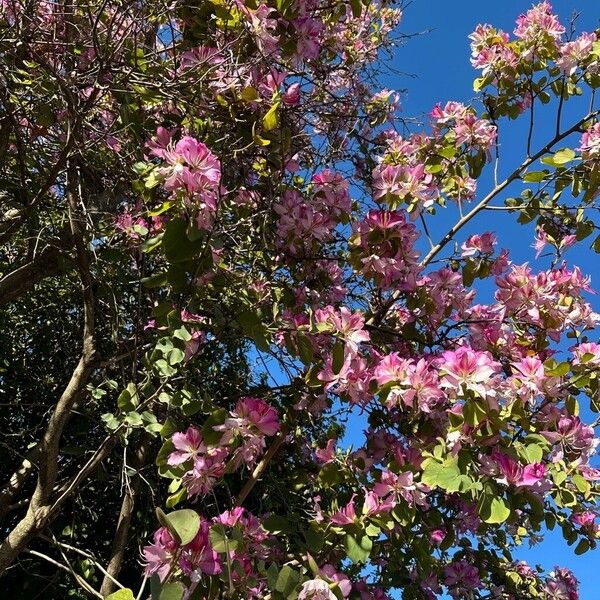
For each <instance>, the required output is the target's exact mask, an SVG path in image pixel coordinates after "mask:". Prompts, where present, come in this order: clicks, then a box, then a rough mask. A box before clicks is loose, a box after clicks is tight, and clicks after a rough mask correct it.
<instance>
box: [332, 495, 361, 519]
mask: <svg viewBox="0 0 600 600" xmlns="http://www.w3.org/2000/svg"><path fill="white" fill-rule="evenodd" d="M354 498H356V494H354V495H353V496H352V498H350V502H348V504H346V506H344V508H341V509H340V510H338V511H337V512H335V513H334V514H333V515H331V517H330V518H329V520H330V521H331V523H335V524H336V525H351V524H352V523H355V522H356V521H357V520H358V517H357V516H356V509H355V507H354Z"/></svg>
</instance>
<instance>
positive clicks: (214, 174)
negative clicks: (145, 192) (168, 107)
mask: <svg viewBox="0 0 600 600" xmlns="http://www.w3.org/2000/svg"><path fill="white" fill-rule="evenodd" d="M148 147H149V148H150V154H152V155H153V156H156V157H158V158H160V159H161V160H162V161H163V162H162V163H161V165H160V166H159V167H157V169H156V178H157V180H158V181H160V182H162V184H163V185H164V187H165V189H166V190H167V191H168V192H170V193H171V195H172V196H173V197H174V198H178V199H182V200H183V201H184V202H185V203H186V204H187V205H189V206H191V207H192V208H193V210H194V211H196V219H197V223H198V226H199V227H200V228H203V229H206V228H208V227H209V226H210V224H211V223H212V220H213V218H214V215H215V212H216V210H217V202H218V197H219V187H220V181H221V163H220V162H219V160H218V158H217V157H216V156H215V155H214V154H213V153H212V152H211V151H210V150H209V149H208V148H207V147H206V146H205V145H204V144H203V143H202V142H199V141H197V140H196V139H194V138H193V137H191V136H189V135H185V136H183V137H182V138H181V139H180V140H178V141H177V142H176V143H175V144H173V142H172V140H171V134H170V133H169V132H168V131H167V130H166V129H164V128H162V127H160V128H159V129H158V131H157V134H156V137H155V138H153V140H152V141H151V142H149V143H148Z"/></svg>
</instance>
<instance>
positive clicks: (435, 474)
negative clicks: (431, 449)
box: [421, 458, 460, 492]
mask: <svg viewBox="0 0 600 600" xmlns="http://www.w3.org/2000/svg"><path fill="white" fill-rule="evenodd" d="M423 465H424V469H423V475H422V476H421V481H422V482H423V483H424V484H426V485H428V486H429V487H439V488H442V489H443V490H446V491H447V492H457V491H458V490H459V488H460V470H459V468H458V461H457V459H456V458H447V459H446V460H445V461H444V462H443V463H439V462H436V461H435V460H433V459H427V460H426V461H425V462H424V463H423Z"/></svg>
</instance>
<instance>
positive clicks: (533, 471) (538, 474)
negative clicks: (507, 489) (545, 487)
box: [519, 463, 546, 486]
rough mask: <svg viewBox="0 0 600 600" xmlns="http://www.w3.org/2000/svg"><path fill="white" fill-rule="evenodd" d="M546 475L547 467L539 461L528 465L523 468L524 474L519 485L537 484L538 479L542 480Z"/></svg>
mask: <svg viewBox="0 0 600 600" xmlns="http://www.w3.org/2000/svg"><path fill="white" fill-rule="evenodd" d="M545 476H546V467H544V465H542V464H539V463H534V464H531V465H526V466H525V467H524V468H523V476H522V477H521V481H520V483H519V485H523V486H532V485H535V484H536V483H537V482H538V481H541V480H542V479H544V477H545Z"/></svg>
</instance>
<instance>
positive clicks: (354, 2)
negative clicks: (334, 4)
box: [350, 0, 362, 19]
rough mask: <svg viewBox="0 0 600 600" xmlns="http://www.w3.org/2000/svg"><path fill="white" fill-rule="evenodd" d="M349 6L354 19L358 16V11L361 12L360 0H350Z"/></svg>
mask: <svg viewBox="0 0 600 600" xmlns="http://www.w3.org/2000/svg"><path fill="white" fill-rule="evenodd" d="M350 7H351V8H352V16H353V17H354V18H355V19H358V18H359V17H360V13H361V12H362V3H361V1H360V0H350Z"/></svg>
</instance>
